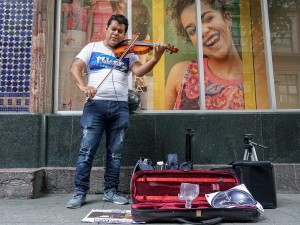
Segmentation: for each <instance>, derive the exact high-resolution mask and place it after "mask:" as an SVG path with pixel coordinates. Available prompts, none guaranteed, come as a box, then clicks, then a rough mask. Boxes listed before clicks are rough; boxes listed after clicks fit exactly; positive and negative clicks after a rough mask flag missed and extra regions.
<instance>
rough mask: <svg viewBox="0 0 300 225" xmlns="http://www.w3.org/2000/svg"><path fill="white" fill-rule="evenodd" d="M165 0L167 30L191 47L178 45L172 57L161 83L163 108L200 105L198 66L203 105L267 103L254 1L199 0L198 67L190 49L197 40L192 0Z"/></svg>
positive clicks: (239, 106) (209, 107) (258, 105)
mask: <svg viewBox="0 0 300 225" xmlns="http://www.w3.org/2000/svg"><path fill="white" fill-rule="evenodd" d="M165 2H166V13H167V18H169V19H170V22H171V24H172V27H171V29H173V31H172V30H171V31H170V33H172V32H173V34H171V35H170V36H173V37H174V38H173V39H175V40H176V41H174V42H185V44H190V47H189V48H190V49H191V50H189V51H188V52H189V55H185V54H184V51H185V50H186V49H187V48H185V47H183V51H181V52H180V55H181V56H180V57H181V59H180V60H178V62H176V63H175V62H174V63H172V64H173V65H172V68H171V69H170V72H169V73H168V75H167V81H166V88H165V100H166V102H165V107H166V109H169V110H171V109H179V110H198V109H200V91H201V90H199V77H198V74H199V71H198V68H201V67H203V68H204V69H203V71H204V87H205V109H207V110H247V109H266V108H269V104H268V86H267V75H266V70H265V55H264V51H263V49H264V39H263V30H262V19H261V18H262V16H261V6H260V1H257V0H252V1H249V0H240V1H239V0H221V1H206V0H202V1H201V12H200V13H201V20H202V21H201V30H202V31H201V33H202V49H203V52H202V54H201V56H200V57H202V56H203V57H204V58H203V65H200V67H199V65H198V61H197V55H195V54H194V55H191V53H195V52H196V48H197V40H198V39H197V32H196V28H197V22H199V21H196V14H195V11H196V8H195V7H196V4H195V1H193V0H190V1H179V0H177V1H176V0H169V1H165ZM166 30H167V29H166ZM167 32H168V33H169V30H167ZM199 32H200V31H199ZM199 32H198V33H199ZM198 47H199V45H198ZM168 63H170V61H168ZM200 73H201V72H200ZM200 83H201V79H200ZM200 86H201V85H200Z"/></svg>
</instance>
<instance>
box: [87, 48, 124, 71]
mask: <svg viewBox="0 0 300 225" xmlns="http://www.w3.org/2000/svg"><path fill="white" fill-rule="evenodd" d="M117 61H118V59H117V58H116V57H114V56H111V55H107V54H103V53H99V52H93V53H92V56H91V59H90V61H89V68H90V71H91V72H97V71H99V70H101V69H111V68H112V67H113V66H114V65H115V64H116V63H117ZM115 70H119V71H120V72H122V73H125V74H127V73H128V71H129V58H124V59H122V61H120V62H119V63H118V65H117V67H116V68H115Z"/></svg>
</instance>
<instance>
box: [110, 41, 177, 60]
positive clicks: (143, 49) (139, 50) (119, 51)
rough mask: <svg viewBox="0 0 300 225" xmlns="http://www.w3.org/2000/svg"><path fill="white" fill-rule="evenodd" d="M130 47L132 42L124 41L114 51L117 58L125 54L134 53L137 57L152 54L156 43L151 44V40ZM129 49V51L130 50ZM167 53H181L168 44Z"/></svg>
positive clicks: (138, 42) (137, 42) (136, 42)
mask: <svg viewBox="0 0 300 225" xmlns="http://www.w3.org/2000/svg"><path fill="white" fill-rule="evenodd" d="M129 46H130V40H124V41H122V42H121V43H120V44H119V45H118V46H117V47H116V48H115V49H114V53H115V56H116V57H117V58H119V57H121V56H122V55H123V54H124V52H126V54H127V53H134V54H136V55H143V54H147V53H148V52H150V51H151V50H152V49H153V47H154V43H151V41H150V40H144V41H135V42H134V44H133V45H132V46H131V47H129ZM128 47H129V49H128ZM166 51H167V52H170V54H172V53H177V52H178V51H179V49H178V48H176V47H174V46H171V45H170V44H168V45H167V46H166Z"/></svg>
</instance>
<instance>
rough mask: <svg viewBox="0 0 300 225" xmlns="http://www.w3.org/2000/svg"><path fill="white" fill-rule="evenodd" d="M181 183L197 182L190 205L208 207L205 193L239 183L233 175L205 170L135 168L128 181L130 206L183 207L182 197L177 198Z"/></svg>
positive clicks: (221, 189)
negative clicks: (129, 185)
mask: <svg viewBox="0 0 300 225" xmlns="http://www.w3.org/2000/svg"><path fill="white" fill-rule="evenodd" d="M181 183H194V184H199V187H200V193H199V196H198V197H197V198H196V199H195V200H193V202H192V208H196V209H197V208H211V206H210V205H209V203H208V202H207V201H206V198H205V194H209V193H213V192H217V191H226V190H228V189H230V188H232V187H235V186H237V185H239V184H240V183H239V179H238V178H237V176H236V175H234V174H232V173H229V172H221V171H209V170H190V171H180V170H146V171H139V172H136V173H135V174H134V175H133V177H132V181H131V196H132V200H133V204H132V208H136V209H180V208H182V209H184V210H186V209H185V201H184V200H178V194H179V192H180V185H181Z"/></svg>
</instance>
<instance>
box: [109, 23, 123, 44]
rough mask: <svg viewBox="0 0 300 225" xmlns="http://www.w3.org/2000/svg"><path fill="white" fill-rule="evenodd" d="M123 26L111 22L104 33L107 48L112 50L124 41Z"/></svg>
mask: <svg viewBox="0 0 300 225" xmlns="http://www.w3.org/2000/svg"><path fill="white" fill-rule="evenodd" d="M125 35H126V33H125V25H124V24H119V23H118V22H117V21H115V20H113V21H112V22H111V24H110V25H109V27H107V28H106V31H105V41H106V43H107V45H108V47H111V48H114V47H115V46H116V45H118V44H119V43H120V42H121V41H123V40H124V39H125Z"/></svg>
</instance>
